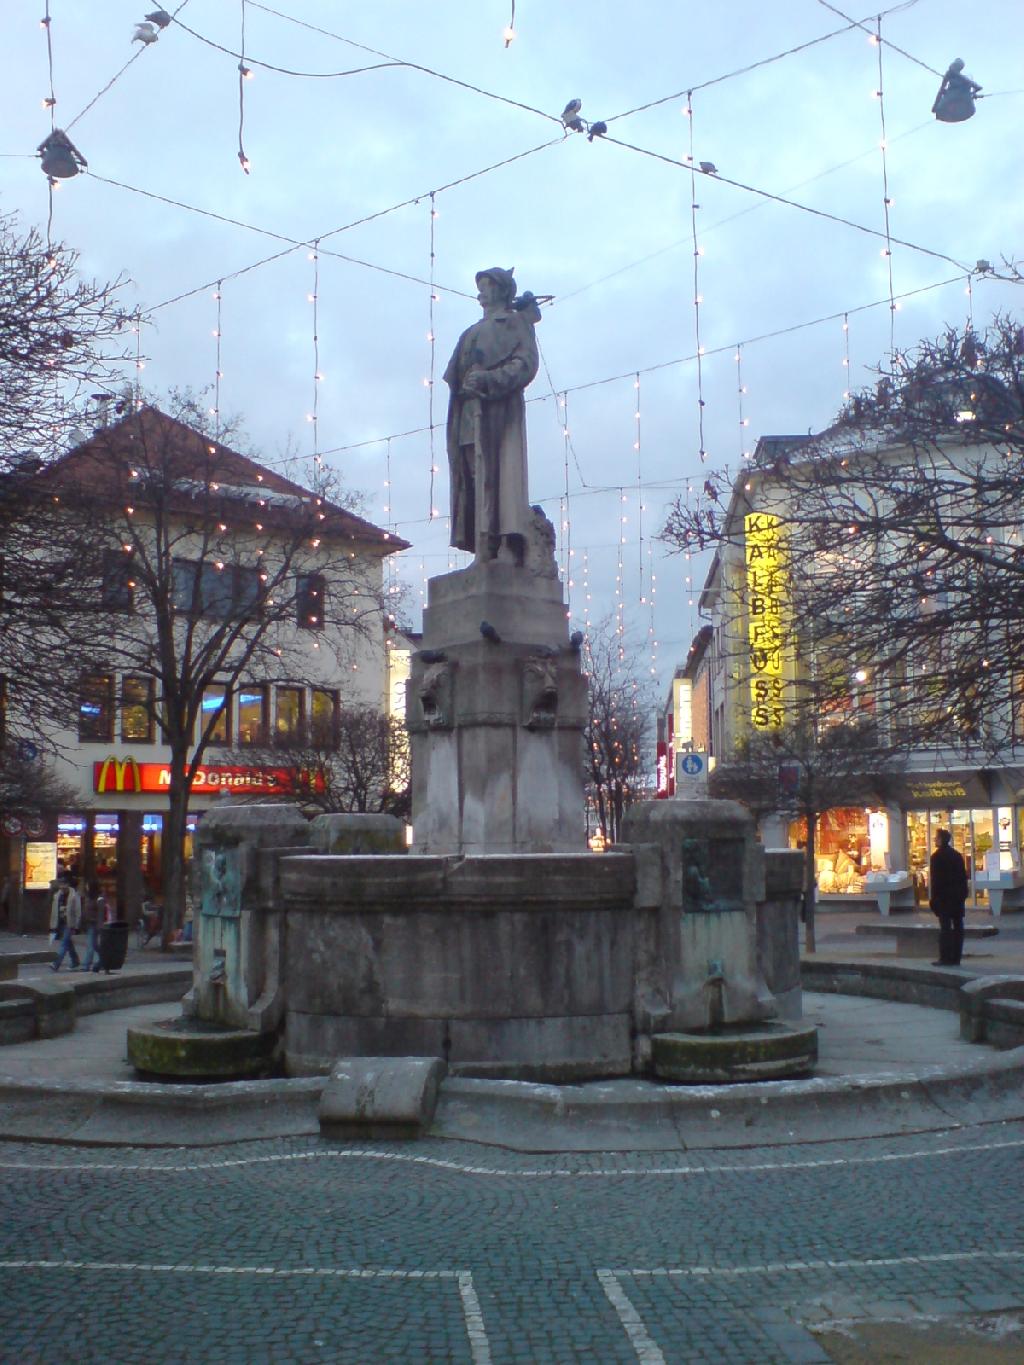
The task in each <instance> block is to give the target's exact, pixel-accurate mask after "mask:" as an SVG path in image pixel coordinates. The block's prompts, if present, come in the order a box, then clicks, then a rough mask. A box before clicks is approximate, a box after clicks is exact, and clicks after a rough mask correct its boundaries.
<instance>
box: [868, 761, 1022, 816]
mask: <svg viewBox="0 0 1024 1365" xmlns="http://www.w3.org/2000/svg"><path fill="white" fill-rule="evenodd" d="M1022 776H1024V774H1022ZM991 779H992V771H991V769H989V768H948V769H946V770H945V771H944V772H927V773H904V774H902V776H901V777H900V778H898V779H897V780H896V781H895V782H894V783H893V787H892V795H891V797H890V799H891V800H893V801H896V802H898V803H899V805H900V806H902V808H903V809H904V810H932V809H935V808H938V809H940V810H945V809H947V808H958V807H963V806H991V805H992V781H991Z"/></svg>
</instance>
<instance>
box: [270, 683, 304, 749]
mask: <svg viewBox="0 0 1024 1365" xmlns="http://www.w3.org/2000/svg"><path fill="white" fill-rule="evenodd" d="M305 701H306V695H305V691H304V689H303V688H301V687H279V688H278V689H277V723H276V725H275V727H274V735H275V738H276V739H277V742H278V744H296V743H298V742H299V741H300V739H301V737H302V730H303V721H304V720H305V714H304V712H305V709H306V707H305Z"/></svg>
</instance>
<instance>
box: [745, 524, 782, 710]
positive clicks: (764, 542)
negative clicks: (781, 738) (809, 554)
mask: <svg viewBox="0 0 1024 1365" xmlns="http://www.w3.org/2000/svg"><path fill="white" fill-rule="evenodd" d="M743 528H744V535H745V542H746V564H747V646H748V655H747V657H748V663H749V666H750V723H751V725H752V726H753V727H754V729H755V730H778V729H780V728H781V727H782V725H784V724H785V720H786V711H785V682H784V680H783V676H782V665H783V660H782V650H783V632H784V619H785V612H786V601H787V597H788V587H789V582H788V578H787V574H786V567H785V562H784V555H783V534H782V526H781V522H780V521H779V518H778V517H776V516H773V515H772V514H771V513H770V512H751V513H749V514H748V515H747V516H746V517H745V518H744V521H743Z"/></svg>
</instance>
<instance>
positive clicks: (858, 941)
mask: <svg viewBox="0 0 1024 1365" xmlns="http://www.w3.org/2000/svg"><path fill="white" fill-rule="evenodd" d="M906 918H907V919H909V918H910V917H909V916H908V917H906ZM864 922H865V919H864V917H863V916H862V915H858V914H851V915H846V914H843V915H839V914H835V913H833V914H829V915H827V916H823V917H822V920H821V921H819V925H818V943H819V952H818V954H817V957H818V958H819V959H820V960H821V961H823V962H831V961H837V960H838V961H847V962H853V961H861V962H866V963H867V962H871V963H878V962H881V961H892V962H896V961H901V962H905V963H907V965H908V966H910V967H911V968H912V969H913V968H916V969H920V968H921V967H922V966H925V965H926V964H922V963H921V962H920V960H918V961H917V963H916V964H915V963H913V961H912V960H910V961H908V960H907V959H899V958H897V956H896V954H895V953H894V952H893V950H892V948H891V946H890V942H889V941H887V940H873V939H871V938H870V937H867V936H857V935H856V934H855V928H856V925H857V924H858V923H864ZM921 922H922V923H927V922H928V921H927V920H926V919H924V917H921ZM974 922H978V921H977V920H976V919H975V921H974ZM999 928H1000V934H999V936H998V937H997V938H994V939H988V940H985V941H984V942H983V945H982V947H983V951H981V952H974V953H972V954H971V955H970V956H969V957H968V958H966V959H965V961H964V965H963V968H961V969H960V970H959V971H957V970H956V969H947V970H948V971H949V975H950V976H951V977H952V978H954V979H956V978H958V979H961V980H962V979H965V978H970V977H971V976H977V975H990V974H993V973H1004V972H1005V973H1015V972H1022V973H1024V923H1021V925H1020V927H1019V928H1018V927H1017V925H1016V923H1015V922H1014V921H1000V923H999ZM46 944H47V939H46V938H45V936H41V935H36V936H33V937H26V938H20V937H18V936H14V935H0V952H4V951H12V950H13V951H31V950H33V949H36V950H38V949H39V948H40V947H44V948H45V946H46ZM186 963H187V959H185V960H184V961H183V960H182V958H181V957H178V958H177V959H175V958H174V957H172V956H171V955H169V954H165V953H162V952H161V951H160V950H159V948H158V947H157V946H156V945H155V944H154V945H153V946H151V947H150V948H147V949H142V950H140V949H138V948H135V947H133V948H132V949H131V950H130V952H129V959H128V962H127V963H126V967H125V971H124V973H123V979H127V980H130V979H131V978H132V977H135V978H136V979H137V980H139V979H141V980H144V979H145V977H146V976H147V975H148V974H150V973H152V972H154V971H159V970H165V969H166V968H167V967H169V966H171V965H176V966H178V967H184V966H185V965H186ZM926 971H927V974H928V975H930V976H931V977H936V976H938V975H939V973H938V972H937V971H936V969H934V968H931V967H926ZM40 976H43V977H45V979H46V980H47V982H51V981H61V982H62V983H63V982H66V983H67V984H72V983H74V982H75V981H76V980H77V979H81V977H80V974H79V973H66V974H65V972H62V973H61V975H60V976H59V977H54V976H53V975H52V974H51V973H50V970H49V967H48V965H47V964H46V963H40V964H31V965H28V966H25V967H22V968H21V971H20V976H19V979H20V980H22V981H29V982H31V981H32V980H33V978H35V979H38V978H39V977H40ZM179 1012H180V1007H179V1005H178V1003H177V1001H176V1000H175V1001H170V1002H165V1003H161V1004H144V1005H138V1004H136V1005H133V1006H130V1007H128V1008H125V1009H120V1010H111V1011H108V1012H103V1013H96V1014H88V1015H80V1016H79V1018H78V1021H77V1024H76V1027H75V1029H74V1031H73V1032H72V1033H70V1034H67V1035H64V1036H62V1037H58V1038H51V1039H45V1040H35V1041H32V1042H26V1043H15V1044H12V1045H8V1046H6V1047H3V1048H0V1138H2V1137H8V1138H12V1137H17V1138H24V1139H30V1140H40V1141H47V1140H48V1141H65V1142H86V1143H101V1144H114V1145H143V1146H149V1145H157V1146H160V1145H168V1144H169V1145H181V1144H184V1145H193V1144H197V1143H198V1144H199V1145H202V1144H204V1143H208V1142H237V1141H245V1140H251V1139H254V1138H256V1137H271V1136H275V1137H276V1136H289V1135H291V1136H296V1135H300V1134H313V1133H316V1132H318V1131H319V1120H318V1105H319V1096H320V1092H321V1090H322V1089H323V1086H324V1084H325V1081H326V1078H325V1077H309V1078H305V1079H300V1080H287V1079H282V1080H268V1081H255V1082H234V1083H230V1084H219V1085H207V1086H202V1085H161V1084H151V1083H146V1082H139V1081H138V1080H137V1079H136V1078H135V1075H134V1073H133V1071H132V1069H131V1068H130V1067H129V1065H128V1063H127V1061H126V1059H125V1050H126V1032H127V1029H128V1028H129V1027H134V1026H138V1025H141V1024H149V1023H153V1022H155V1021H158V1020H161V1019H169V1018H173V1017H176V1016H177V1015H178V1014H179ZM804 1015H805V1018H806V1019H808V1020H809V1021H811V1022H813V1023H815V1024H816V1025H817V1026H818V1030H819V1033H818V1042H819V1064H818V1067H817V1068H816V1071H815V1074H814V1076H813V1078H811V1079H806V1080H792V1081H772V1082H764V1083H762V1084H742V1085H734V1086H670V1085H664V1084H661V1083H658V1082H655V1081H651V1080H646V1079H640V1078H634V1077H623V1078H620V1079H615V1080H606V1081H593V1082H588V1083H585V1084H579V1085H565V1086H557V1085H546V1084H533V1083H528V1082H515V1081H497V1080H495V1081H487V1080H475V1079H469V1078H463V1077H458V1076H449V1077H447V1078H446V1079H445V1080H444V1081H443V1082H442V1084H441V1092H440V1096H439V1100H438V1106H437V1110H436V1113H435V1119H434V1123H433V1125H432V1126H431V1128H430V1130H429V1131H430V1134H431V1135H432V1136H435V1137H447V1138H452V1139H461V1140H464V1141H472V1142H482V1143H484V1144H488V1145H496V1146H502V1147H511V1148H514V1149H516V1150H520V1151H613V1150H614V1151H639V1150H658V1151H664V1150H679V1149H694V1150H696V1149H701V1148H719V1147H758V1146H773V1145H776V1144H778V1143H786V1142H792V1141H793V1140H794V1139H795V1140H796V1141H801V1142H823V1141H832V1140H835V1139H837V1138H840V1137H854V1136H856V1137H880V1136H885V1135H893V1134H898V1133H909V1132H922V1131H940V1130H941V1131H945V1130H948V1129H954V1128H958V1127H961V1126H965V1125H967V1126H970V1125H974V1124H978V1123H991V1122H998V1121H1000V1120H1007V1119H1017V1118H1024V1091H1022V1088H1021V1082H1020V1078H1021V1071H1020V1067H1021V1062H1022V1060H1024V1049H1017V1050H1016V1051H1014V1052H996V1051H995V1050H993V1049H992V1048H989V1047H987V1046H984V1045H977V1044H970V1043H966V1042H963V1041H961V1039H960V1037H959V1019H958V1016H957V1013H956V1011H955V1010H950V1009H931V1008H928V1007H926V1006H923V1005H908V1004H901V1003H897V1002H896V1001H893V1000H891V999H879V998H874V997H868V996H860V995H842V994H831V993H816V992H813V991H805V993H804Z"/></svg>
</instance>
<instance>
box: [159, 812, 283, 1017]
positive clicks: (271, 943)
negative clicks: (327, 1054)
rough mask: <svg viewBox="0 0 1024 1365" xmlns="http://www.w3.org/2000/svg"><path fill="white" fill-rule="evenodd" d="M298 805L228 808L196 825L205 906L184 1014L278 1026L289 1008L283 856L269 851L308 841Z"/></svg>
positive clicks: (196, 934) (201, 909)
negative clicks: (279, 873) (280, 890)
mask: <svg viewBox="0 0 1024 1365" xmlns="http://www.w3.org/2000/svg"><path fill="white" fill-rule="evenodd" d="M308 840H309V825H308V824H307V822H306V821H305V820H304V819H303V817H302V815H301V814H300V813H299V810H298V808H297V807H295V806H281V805H266V806H259V805H254V806H228V807H226V808H225V809H223V810H212V811H209V812H208V813H207V814H206V815H205V816H204V817H203V820H202V822H201V823H200V825H199V829H198V830H197V831H196V846H197V857H198V858H199V862H200V885H201V895H200V906H199V913H198V914H197V915H196V917H195V924H194V929H193V935H194V948H193V986H192V991H191V992H190V994H189V995H188V996H186V997H185V1012H186V1014H190V1015H192V1016H194V1017H195V1018H197V1019H199V1020H202V1021H205V1022H206V1023H210V1024H219V1025H222V1026H225V1025H226V1026H230V1027H234V1028H236V1029H248V1030H251V1031H253V1032H256V1033H267V1032H273V1031H274V1030H276V1029H277V1027H278V1026H279V1024H280V1022H281V1019H282V1017H283V1014H284V992H283V980H282V973H281V957H282V933H281V929H282V923H281V921H282V916H281V913H280V909H279V907H278V904H277V902H276V886H275V884H274V879H275V877H276V859H275V858H274V857H273V856H269V857H266V856H264V855H263V851H264V850H267V851H270V850H278V849H282V848H289V847H290V848H295V847H299V846H303V845H306V844H307V843H308Z"/></svg>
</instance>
